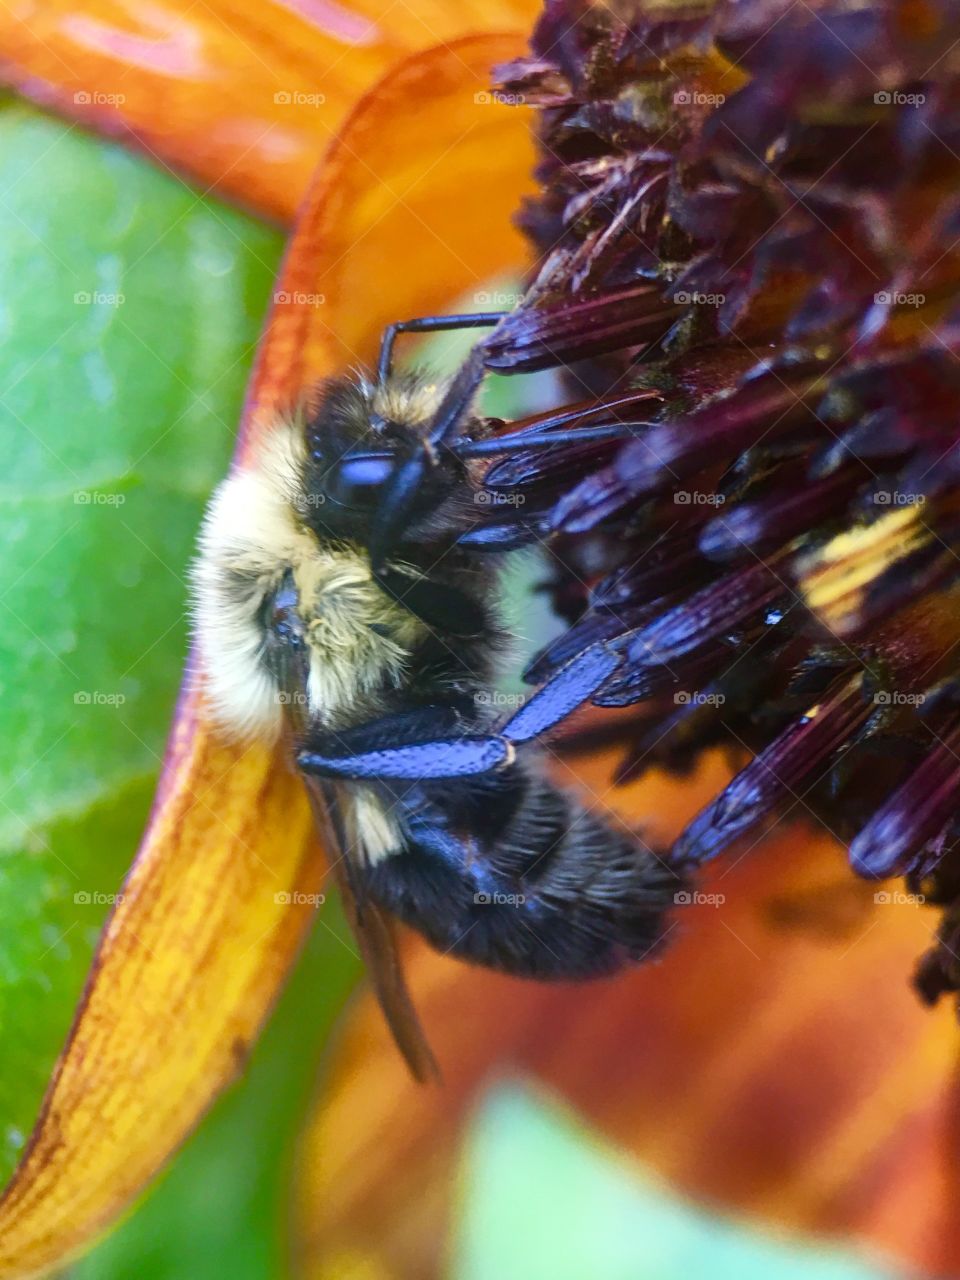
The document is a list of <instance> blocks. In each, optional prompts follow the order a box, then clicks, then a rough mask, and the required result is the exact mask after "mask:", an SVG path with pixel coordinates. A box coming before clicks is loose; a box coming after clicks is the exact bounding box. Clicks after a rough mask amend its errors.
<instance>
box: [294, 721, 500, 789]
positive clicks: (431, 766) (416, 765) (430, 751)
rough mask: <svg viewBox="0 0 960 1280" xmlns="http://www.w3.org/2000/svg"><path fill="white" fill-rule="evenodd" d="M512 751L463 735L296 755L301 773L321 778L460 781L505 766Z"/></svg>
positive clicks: (483, 737)
mask: <svg viewBox="0 0 960 1280" xmlns="http://www.w3.org/2000/svg"><path fill="white" fill-rule="evenodd" d="M512 759H513V751H512V748H511V746H510V743H509V742H507V740H506V738H496V737H493V736H488V735H486V734H479V733H474V734H464V736H463V737H462V738H435V739H434V740H433V741H432V742H413V743H410V744H409V745H408V746H405V747H378V748H375V749H374V750H373V751H358V752H356V753H355V754H352V755H343V754H340V753H337V754H330V755H327V754H325V753H324V752H322V751H314V750H304V751H301V752H300V753H299V755H298V756H297V766H298V767H299V768H300V769H302V770H303V771H304V773H312V774H317V775H318V776H320V777H324V778H385V779H407V778H408V779H410V780H412V781H417V780H420V779H422V778H463V777H467V776H469V775H470V774H476V773H488V772H489V771H490V770H491V769H496V768H497V767H498V766H500V765H505V764H509V763H510V762H511V761H512Z"/></svg>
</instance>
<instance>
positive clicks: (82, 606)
mask: <svg viewBox="0 0 960 1280" xmlns="http://www.w3.org/2000/svg"><path fill="white" fill-rule="evenodd" d="M280 249H281V244H280V238H279V236H278V235H277V233H275V232H273V231H269V230H267V229H266V228H264V227H261V226H259V225H258V224H256V223H255V222H253V221H252V220H251V219H249V218H247V217H245V216H243V215H241V214H239V213H237V212H235V211H232V210H228V209H226V208H224V207H223V206H221V205H219V204H217V203H216V202H214V201H211V200H207V199H202V198H201V197H199V196H198V195H197V193H196V192H195V191H193V190H192V189H190V188H188V187H187V186H186V185H184V184H183V183H181V182H179V181H178V180H176V179H175V178H173V177H171V176H170V175H169V174H168V173H165V172H161V171H160V170H158V169H156V168H154V167H153V166H151V165H150V164H148V163H147V162H146V161H145V160H143V159H140V158H137V157H135V156H133V155H130V154H128V153H126V152H125V151H123V150H121V149H120V148H119V147H116V146H113V145H110V144H106V143H102V142H99V141H97V140H95V139H92V138H90V137H87V136H86V135H84V134H83V133H81V132H80V131H79V130H78V129H76V128H72V127H69V126H66V125H64V124H61V123H58V122H56V121H53V120H51V119H48V118H46V117H44V116H42V115H40V114H39V113H36V112H34V111H32V110H31V109H28V108H26V107H22V106H8V107H6V108H5V109H4V110H3V111H2V112H0V299H2V302H0V456H2V457H3V459H4V467H3V471H2V474H0V544H2V546H3V548H4V552H5V554H4V557H3V560H2V563H0V740H2V742H3V753H2V760H3V764H2V778H0V1037H2V1046H3V1050H2V1061H3V1070H2V1072H0V1165H2V1167H0V1175H2V1176H3V1177H5V1176H6V1175H7V1174H8V1173H9V1171H10V1170H11V1168H12V1166H13V1163H14V1161H15V1159H16V1157H17V1155H18V1152H19V1148H20V1147H21V1145H22V1142H23V1135H24V1134H26V1133H28V1132H29V1130H30V1128H31V1126H32V1123H33V1120H34V1118H35V1116H36V1113H37V1109H38V1107H39V1103H40V1100H41V1097H42V1093H43V1090H44V1088H45V1085H46V1082H47V1080H48V1078H49V1075H50V1072H51V1069H52V1067H53V1064H54V1061H55V1059H56V1055H57V1053H58V1052H59V1050H60V1048H61V1046H62V1043H63V1040H64V1038H65V1035H66V1033H67V1030H68V1027H69V1025H70V1021H71V1018H72V1014H73V1010H74V1007H75V1005H76V1002H77V999H78V997H79V995H80V991H81V989H82V985H83V980H84V978H85V975H86V972H87V969H88V967H89V963H90V959H91V955H92V951H93V948H94V945H95V943H96V938H97V934H98V931H99V928H100V926H101V924H102V922H103V919H104V917H105V915H106V912H107V910H108V907H109V900H110V897H111V895H112V894H114V893H115V892H116V891H117V889H118V886H119V884H120V881H121V879H122V876H123V874H124V872H125V871H126V868H127V867H128V865H129V863H130V861H131V859H132V857H133V854H134V852H135V850H136V845H137V841H138V838H139V835H140V832H141V830H142V828H143V824H144V821H145V818H146V816H147V812H148V807H149V802H150V798H151V793H152V788H153V783H154V780H155V778H156V774H157V771H158V768H159V765H160V757H161V754H162V751H163V743H164V739H165V736H166V731H167V728H168V725H169V722H170V719H171V715H172V712H173V707H174V702H175V698H176V693H177V688H178V685H179V682H180V672H181V668H182V664H183V658H184V654H185V651H186V644H187V622H186V616H185V609H186V599H187V592H186V585H185V569H186V565H187V563H188V560H189V557H190V554H191V548H192V544H193V540H194V537H195V531H196V527H197V524H198V522H199V518H200V515H201V512H202V508H203V504H204V502H205V499H206V497H207V495H208V493H209V491H210V489H211V487H212V486H213V484H214V483H215V482H216V481H217V479H218V478H219V477H220V476H221V475H222V474H223V472H224V470H225V468H226V464H227V459H228V457H229V453H230V449H231V442H232V436H233V433H234V429H235V424H236V421H237V418H238V415H239V407H240V403H241V399H242V394H243V387H244V383H245V381H246V377H247V374H248V371H249V367H250V363H251V357H252V352H253V347H254V344H255V342H256V339H257V334H258V331H259V328H260V323H261V319H262V316H263V313H264V310H265V306H266V300H267V297H268V293H269V289H270V284H271V280H272V277H273V273H274V271H275V269H276V264H277V261H278V257H279V253H280Z"/></svg>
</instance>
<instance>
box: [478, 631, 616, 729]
mask: <svg viewBox="0 0 960 1280" xmlns="http://www.w3.org/2000/svg"><path fill="white" fill-rule="evenodd" d="M622 661H623V657H622V655H621V654H619V653H617V652H615V651H614V650H613V649H612V648H610V647H609V646H608V645H607V644H605V643H604V642H603V641H601V642H599V643H597V644H592V645H590V646H589V647H588V648H586V649H582V650H581V651H580V653H578V654H577V655H576V656H575V657H573V658H571V659H570V661H569V662H567V663H566V664H565V665H564V666H562V667H561V668H560V670H559V671H558V672H557V673H556V675H554V676H552V677H551V678H550V679H549V680H548V681H547V682H546V684H544V685H541V687H540V688H539V689H538V690H537V691H536V693H534V694H533V695H532V696H531V697H529V698H528V699H527V701H526V702H525V703H524V704H523V706H522V707H521V708H520V710H519V711H517V712H516V713H515V714H514V715H512V716H511V717H510V719H509V720H508V721H507V722H506V724H505V725H504V726H503V728H502V729H501V730H500V732H501V733H502V734H503V736H504V737H505V738H508V739H509V740H510V741H511V742H529V741H530V739H531V738H536V737H538V736H539V735H540V734H541V733H546V732H547V730H548V729H552V728H553V727H554V725H557V724H559V723H560V721H561V720H564V719H566V717H567V716H568V715H570V713H571V712H572V711H575V710H576V709H577V707H579V706H580V705H581V704H582V703H584V702H586V701H587V699H588V698H589V697H591V696H592V695H593V694H594V693H596V691H597V690H598V689H599V688H600V687H601V686H602V685H603V684H604V683H605V682H606V681H607V680H608V679H609V677H610V676H611V675H612V674H613V672H614V671H616V669H617V667H619V666H620V664H621V662H622Z"/></svg>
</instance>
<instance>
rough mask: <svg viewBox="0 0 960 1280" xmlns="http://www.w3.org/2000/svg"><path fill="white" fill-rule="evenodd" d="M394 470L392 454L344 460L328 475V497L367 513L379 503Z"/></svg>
mask: <svg viewBox="0 0 960 1280" xmlns="http://www.w3.org/2000/svg"><path fill="white" fill-rule="evenodd" d="M393 466H394V458H393V455H392V454H389V453H358V454H354V455H353V456H347V457H345V458H341V460H340V461H339V462H338V463H336V464H335V465H334V466H332V467H331V468H330V470H329V471H328V472H327V475H326V479H325V481H324V487H325V489H326V491H327V496H328V497H329V498H330V500H331V501H332V502H336V503H339V505H340V506H342V507H351V508H354V509H355V510H367V509H368V508H370V507H372V506H375V505H376V503H377V502H378V501H379V498H380V494H381V492H382V490H383V486H384V485H385V484H386V482H387V481H388V480H389V479H390V476H391V474H392V472H393Z"/></svg>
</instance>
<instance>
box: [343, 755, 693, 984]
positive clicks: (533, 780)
mask: <svg viewBox="0 0 960 1280" xmlns="http://www.w3.org/2000/svg"><path fill="white" fill-rule="evenodd" d="M445 786H446V791H445V794H444V798H443V800H442V802H440V803H438V801H437V798H436V797H431V798H430V799H429V800H428V801H427V803H426V804H424V803H423V797H420V799H419V801H418V803H417V804H416V806H415V807H411V808H410V809H408V810H407V812H408V817H407V818H406V820H405V821H404V823H403V826H404V829H405V833H406V837H407V838H406V843H405V846H404V848H403V850H402V851H401V852H400V853H398V854H396V855H394V856H391V857H390V858H387V859H385V860H384V861H383V862H381V863H379V864H378V865H377V866H375V867H372V868H370V869H369V871H368V875H369V888H370V892H371V894H372V896H373V897H374V898H375V899H376V900H377V901H378V902H380V904H381V905H382V906H384V907H385V908H386V909H387V910H389V911H391V912H392V913H393V914H395V915H397V916H398V917H400V919H402V920H404V921H405V922H406V923H407V924H409V925H410V926H412V927H413V928H415V929H417V930H418V931H419V932H420V933H422V934H424V935H425V937H426V938H427V939H428V941H429V942H431V943H432V944H433V945H434V946H435V947H437V948H438V949H439V950H441V951H443V952H449V953H451V954H454V955H457V956H460V957H461V958H462V959H464V960H469V961H472V962H474V963H476V964H483V965H486V966H488V967H491V968H495V969H500V970H503V971H504V972H507V973H512V974H516V975H518V976H522V977H533V978H541V979H575V978H589V977H598V976H601V975H603V974H608V973H612V972H614V971H616V970H618V969H621V968H623V967H624V966H626V965H629V964H633V963H637V962H639V961H640V960H643V959H645V958H647V957H648V956H649V955H651V954H652V953H653V952H654V951H655V950H656V948H657V946H658V945H659V943H660V941H661V940H662V938H663V936H664V933H665V930H666V928H667V921H666V917H667V913H668V912H669V909H670V907H671V906H672V904H673V902H674V897H675V895H676V893H677V892H678V890H680V889H681V888H682V883H681V881H680V879H679V877H678V875H677V873H676V872H675V871H674V870H672V869H671V868H670V867H669V866H668V865H667V864H666V862H665V861H664V860H663V859H661V858H659V857H658V856H657V855H656V854H655V853H654V852H653V851H652V850H651V849H649V848H647V847H646V846H645V845H644V844H643V843H642V842H641V841H640V840H639V839H638V838H637V837H635V836H633V835H631V834H628V833H626V832H622V831H618V830H616V829H615V828H613V827H612V826H610V825H609V824H607V823H606V822H605V821H603V820H602V819H601V818H599V817H597V816H596V815H595V814H593V813H591V812H589V811H588V810H587V809H586V808H584V807H583V806H582V805H581V804H579V802H577V801H576V800H575V799H574V798H573V797H571V796H569V795H567V794H566V793H564V792H563V791H560V790H559V789H557V788H556V787H554V786H552V785H551V784H550V783H548V782H547V781H546V780H544V779H542V778H540V777H538V776H536V775H534V774H529V773H527V772H526V771H525V770H524V769H523V768H522V766H520V765H517V766H515V767H514V768H513V769H511V770H508V771H507V772H506V774H499V775H495V776H493V777H489V778H487V779H485V780H484V785H481V784H479V783H473V784H472V785H467V786H464V787H462V788H457V789H456V790H455V791H454V790H453V789H451V786H450V783H449V782H448V783H446V784H445ZM467 832H469V835H467V834H466V833H467Z"/></svg>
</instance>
